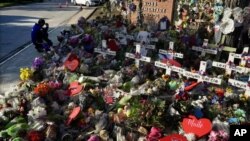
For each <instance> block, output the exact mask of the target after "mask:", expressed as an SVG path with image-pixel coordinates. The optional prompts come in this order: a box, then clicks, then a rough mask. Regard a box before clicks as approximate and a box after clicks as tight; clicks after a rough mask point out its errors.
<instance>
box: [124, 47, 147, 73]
mask: <svg viewBox="0 0 250 141" xmlns="http://www.w3.org/2000/svg"><path fill="white" fill-rule="evenodd" d="M125 56H126V57H128V58H131V59H135V65H136V67H138V68H139V67H140V61H144V62H150V61H151V58H150V57H146V56H143V55H142V54H141V46H140V45H136V53H135V54H132V53H128V52H127V53H126V54H125Z"/></svg>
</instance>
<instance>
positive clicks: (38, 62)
mask: <svg viewBox="0 0 250 141" xmlns="http://www.w3.org/2000/svg"><path fill="white" fill-rule="evenodd" d="M43 64H44V60H43V58H41V57H36V58H35V59H34V61H33V64H32V67H33V68H34V69H39V68H41V67H42V65H43Z"/></svg>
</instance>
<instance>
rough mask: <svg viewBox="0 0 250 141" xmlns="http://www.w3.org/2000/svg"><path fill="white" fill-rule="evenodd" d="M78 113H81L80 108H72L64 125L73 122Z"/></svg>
mask: <svg viewBox="0 0 250 141" xmlns="http://www.w3.org/2000/svg"><path fill="white" fill-rule="evenodd" d="M80 111H81V108H80V107H76V108H74V109H73V111H72V112H71V113H70V115H69V117H68V120H67V122H66V124H67V125H69V124H70V123H71V122H72V120H74V119H75V118H76V117H77V116H78V115H79V113H80Z"/></svg>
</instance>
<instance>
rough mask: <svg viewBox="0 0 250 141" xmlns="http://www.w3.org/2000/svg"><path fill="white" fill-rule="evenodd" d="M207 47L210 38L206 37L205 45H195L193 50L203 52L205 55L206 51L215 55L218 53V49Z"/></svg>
mask: <svg viewBox="0 0 250 141" xmlns="http://www.w3.org/2000/svg"><path fill="white" fill-rule="evenodd" d="M207 47H208V39H204V41H203V45H202V46H201V47H197V46H193V47H192V50H195V51H198V52H201V55H202V56H205V55H206V53H208V54H214V55H216V54H217V53H218V51H217V49H210V48H207Z"/></svg>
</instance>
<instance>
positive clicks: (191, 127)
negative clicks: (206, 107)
mask: <svg viewBox="0 0 250 141" xmlns="http://www.w3.org/2000/svg"><path fill="white" fill-rule="evenodd" d="M181 124H182V128H183V130H184V131H185V132H186V133H194V134H195V135H196V136H197V137H198V138H200V137H202V136H204V135H206V134H208V133H209V132H210V131H211V130H212V123H211V121H210V120H209V119H206V118H201V119H197V118H196V117H195V116H193V115H189V117H188V118H184V120H183V122H182V123H181Z"/></svg>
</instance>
